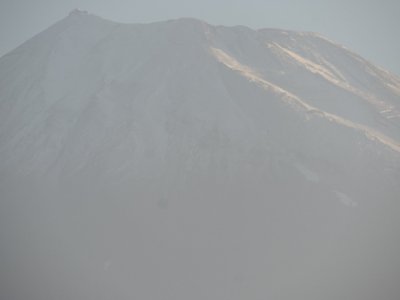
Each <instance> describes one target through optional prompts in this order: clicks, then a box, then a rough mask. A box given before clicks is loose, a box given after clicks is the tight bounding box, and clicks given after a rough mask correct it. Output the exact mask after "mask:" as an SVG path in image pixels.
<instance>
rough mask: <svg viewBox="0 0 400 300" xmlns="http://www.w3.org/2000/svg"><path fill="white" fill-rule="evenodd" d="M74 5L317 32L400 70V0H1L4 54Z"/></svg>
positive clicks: (142, 16) (113, 15)
mask: <svg viewBox="0 0 400 300" xmlns="http://www.w3.org/2000/svg"><path fill="white" fill-rule="evenodd" d="M74 8H80V9H84V10H88V11H89V12H90V13H93V14H96V15H99V16H102V17H104V18H106V19H110V20H114V21H121V22H133V23H136V22H152V21H160V20H166V19H172V18H179V17H196V18H199V19H203V20H205V21H207V22H209V23H211V24H222V25H239V24H240V25H247V26H249V27H252V28H261V27H276V28H286V29H295V30H308V31H315V32H319V33H322V34H323V35H325V36H326V37H328V38H330V39H332V40H335V41H337V42H339V43H341V44H343V45H345V46H347V47H348V48H350V49H352V50H354V51H355V52H357V53H359V54H361V55H363V56H364V57H365V58H367V59H369V60H371V61H372V62H374V63H376V64H378V65H380V66H382V67H384V68H386V69H388V70H390V71H392V72H395V73H397V74H400V59H399V58H400V54H399V53H400V34H399V28H400V1H399V0H336V1H322V0H292V1H289V0H277V1H271V0H201V1H200V0H198V1H193V0H169V1H167V0H137V1H135V0H113V1H110V0H0V55H3V54H5V53H6V52H8V51H10V50H12V49H13V48H15V47H16V46H18V45H19V44H21V43H22V42H24V41H25V40H27V39H28V38H30V37H32V36H33V35H35V34H36V33H38V32H40V31H42V30H43V29H46V28H47V27H49V26H50V25H52V24H53V23H55V22H56V21H58V20H60V19H62V18H64V17H65V16H66V15H67V14H68V13H69V11H70V10H72V9H74Z"/></svg>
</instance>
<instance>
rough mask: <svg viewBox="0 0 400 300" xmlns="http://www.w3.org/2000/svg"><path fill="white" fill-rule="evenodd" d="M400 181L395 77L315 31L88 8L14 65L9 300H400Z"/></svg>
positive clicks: (399, 95) (6, 64)
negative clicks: (135, 18)
mask: <svg viewBox="0 0 400 300" xmlns="http://www.w3.org/2000/svg"><path fill="white" fill-rule="evenodd" d="M399 183H400V79H399V78H398V77H396V76H395V75H392V74H390V73H389V72H387V71H385V70H382V69H381V68H378V67H376V66H374V65H373V64H372V63H370V62H368V61H366V60H365V59H363V58H362V57H360V56H359V55H357V54H355V53H353V52H351V51H349V50H348V49H346V48H345V47H343V46H341V45H338V44H336V43H334V42H332V41H330V40H328V39H326V38H324V37H322V36H320V35H319V34H316V33H309V32H296V31H288V30H279V29H260V30H253V29H250V28H247V27H244V26H236V27H225V26H213V25H210V24H207V23H205V22H203V21H200V20H195V19H179V20H171V21H166V22H158V23H152V24H120V23H115V22H111V21H108V20H104V19H102V18H100V17H97V16H94V15H91V14H88V13H86V12H82V11H73V12H72V13H71V14H70V15H69V16H68V17H66V18H65V19H63V20H61V21H60V22H58V23H56V24H55V25H53V26H51V27H50V28H49V29H47V30H45V31H44V32H42V33H40V34H38V35H37V36H35V37H33V38H32V39H30V40H29V41H27V42H25V43H24V44H23V45H21V46H19V47H18V48H16V49H15V50H13V51H11V52H10V53H8V54H6V55H5V56H3V57H1V58H0V191H1V192H0V193H1V194H0V196H1V199H2V200H1V202H0V228H1V229H0V239H1V241H2V242H1V244H3V245H5V246H4V251H2V253H3V254H0V256H1V257H0V258H1V259H2V261H3V262H4V268H2V271H1V273H2V274H0V275H1V276H4V278H5V280H4V281H3V282H4V284H3V285H4V287H3V288H2V287H1V286H0V290H2V291H4V292H3V293H5V295H7V297H6V298H7V299H112V298H113V299H114V298H115V299H132V298H133V299H135V298H145V299H147V298H148V299H205V298H208V299H243V298H250V299H265V298H272V299H379V298H382V299H397V298H396V296H398V295H399V293H400V289H399V287H398V284H397V282H396V278H399V275H400V264H399V260H398V257H397V253H399V250H400V239H399V237H398V232H397V228H399V227H398V226H399V225H400V222H399V221H398V216H397V214H398V212H399V211H400V210H399V209H400V204H399V203H398V202H399V200H400V197H399V195H400V184H399ZM3 270H4V271H3ZM6 270H9V271H6ZM0 285H1V283H0Z"/></svg>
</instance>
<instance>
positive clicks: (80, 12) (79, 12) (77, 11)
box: [69, 8, 89, 16]
mask: <svg viewBox="0 0 400 300" xmlns="http://www.w3.org/2000/svg"><path fill="white" fill-rule="evenodd" d="M88 14H89V12H88V11H86V10H81V9H79V8H75V9H73V10H71V11H70V13H69V16H86V15H88Z"/></svg>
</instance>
